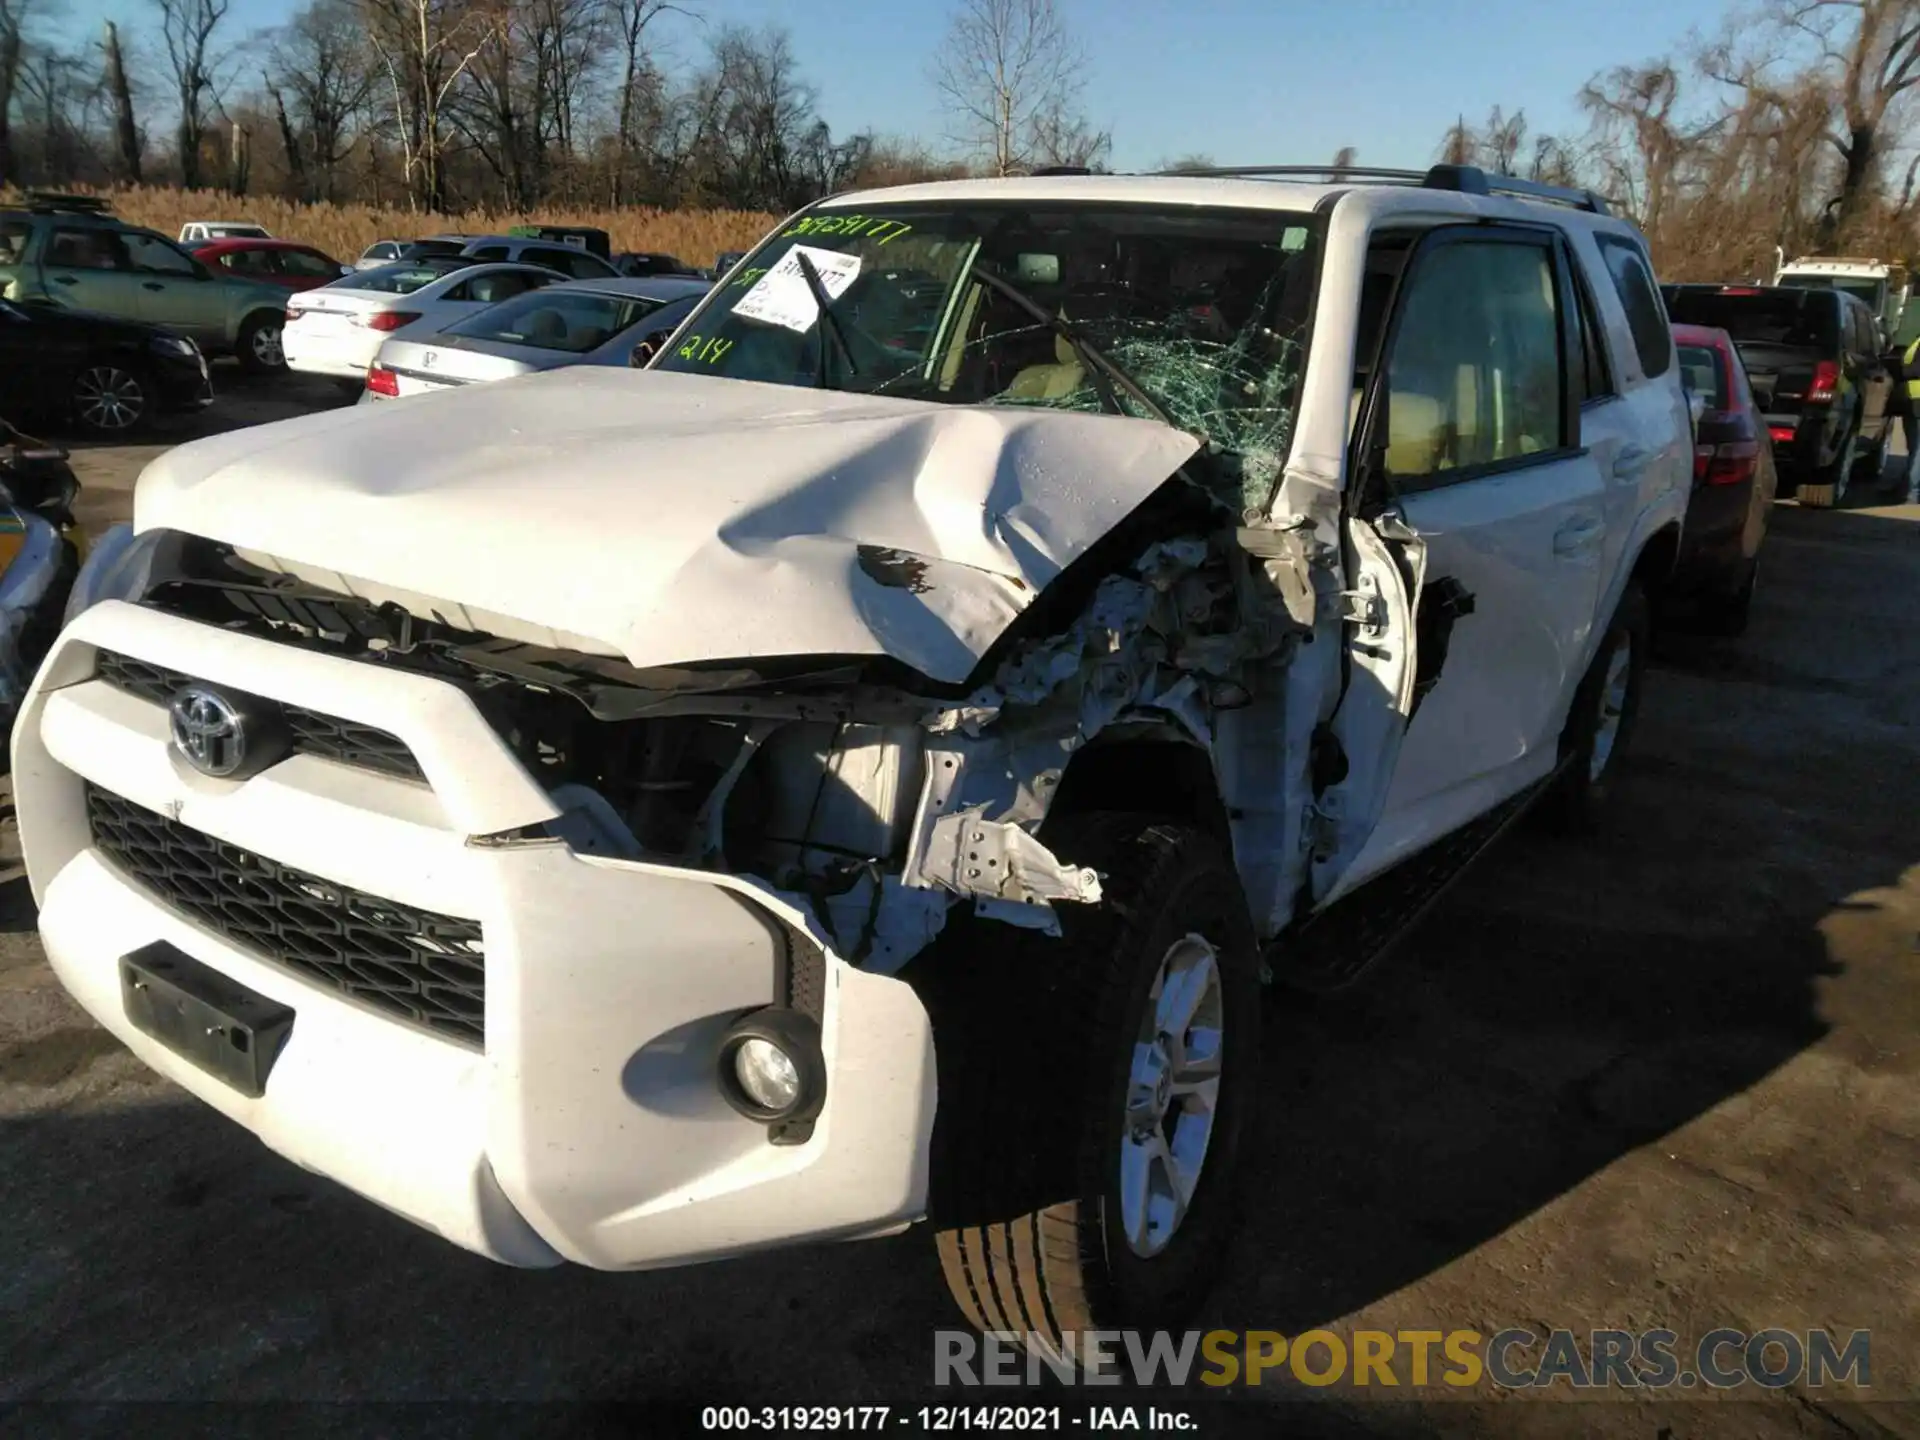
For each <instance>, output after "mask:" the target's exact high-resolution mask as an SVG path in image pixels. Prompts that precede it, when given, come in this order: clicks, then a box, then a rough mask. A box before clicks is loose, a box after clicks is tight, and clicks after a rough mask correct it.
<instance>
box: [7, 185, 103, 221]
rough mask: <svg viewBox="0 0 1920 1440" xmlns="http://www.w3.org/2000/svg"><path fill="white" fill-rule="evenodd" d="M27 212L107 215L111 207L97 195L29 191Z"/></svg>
mask: <svg viewBox="0 0 1920 1440" xmlns="http://www.w3.org/2000/svg"><path fill="white" fill-rule="evenodd" d="M26 201H27V208H28V209H29V210H45V211H58V212H60V213H63V214H69V215H107V214H111V213H112V211H113V206H112V205H111V204H109V203H108V202H107V201H106V200H103V199H101V198H100V197H99V196H98V195H62V194H60V193H59V192H57V191H54V190H29V191H27V196H26Z"/></svg>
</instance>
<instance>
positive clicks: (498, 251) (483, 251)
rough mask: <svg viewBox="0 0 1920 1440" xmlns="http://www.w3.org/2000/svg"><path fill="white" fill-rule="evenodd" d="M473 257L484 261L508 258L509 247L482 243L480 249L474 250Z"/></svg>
mask: <svg viewBox="0 0 1920 1440" xmlns="http://www.w3.org/2000/svg"><path fill="white" fill-rule="evenodd" d="M473 258H474V259H475V260H479V261H482V262H484V261H488V260H505V259H506V258H507V247H506V246H504V245H482V246H481V247H480V248H479V249H478V250H476V251H474V252H473Z"/></svg>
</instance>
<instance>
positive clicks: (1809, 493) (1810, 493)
mask: <svg viewBox="0 0 1920 1440" xmlns="http://www.w3.org/2000/svg"><path fill="white" fill-rule="evenodd" d="M1853 440H1854V437H1853V436H1852V435H1851V434H1849V435H1848V436H1847V437H1846V439H1845V440H1843V441H1841V442H1840V450H1839V453H1838V454H1836V455H1835V456H1834V457H1833V459H1832V460H1831V461H1830V462H1829V463H1827V464H1825V465H1823V466H1821V467H1820V468H1819V469H1818V470H1816V471H1814V473H1813V474H1812V475H1810V476H1808V477H1807V480H1806V482H1805V483H1804V484H1802V485H1801V486H1800V488H1799V490H1798V491H1797V492H1796V494H1795V497H1794V498H1795V499H1797V500H1798V501H1799V502H1800V504H1801V505H1802V506H1803V507H1806V508H1808V509H1812V510H1831V509H1832V508H1833V507H1834V506H1836V505H1838V504H1839V503H1840V502H1841V501H1842V500H1844V499H1846V498H1847V480H1848V477H1849V476H1851V475H1852V473H1853Z"/></svg>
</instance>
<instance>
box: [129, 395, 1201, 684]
mask: <svg viewBox="0 0 1920 1440" xmlns="http://www.w3.org/2000/svg"><path fill="white" fill-rule="evenodd" d="M450 436H451V437H458V441H459V443H458V444H449V443H448V439H449V437H450ZM1197 445H1198V442H1197V441H1196V440H1195V439H1194V438H1193V437H1192V436H1190V435H1186V434H1183V433H1181V432H1178V431H1175V430H1172V429H1169V428H1168V427H1166V426H1164V425H1161V424H1159V423H1157V422H1155V421H1151V420H1139V419H1129V418H1122V417H1117V416H1112V415H1079V414H1056V413H1049V412H1044V411H1036V410H1013V409H1005V408H1000V409H995V408H991V407H971V406H950V405H937V404H932V403H929V402H924V401H915V400H900V399H893V398H888V397H880V398H876V397H870V396H860V395H849V394H841V393H836V392H823V391H808V390H798V389H795V388H793V387H790V386H779V385H763V384H757V383H754V382H749V381H737V380H726V379H722V378H719V377H717V376H704V375H678V374H670V373H665V372H655V371H621V370H609V369H605V368H602V367H598V366H590V365H582V366H574V367H570V368H568V369H565V370H560V371H555V372H551V373H549V374H545V375H534V376H529V377H526V378H524V379H521V380H516V381H514V382H513V384H512V385H511V386H510V387H504V388H503V387H498V386H487V387H479V386H476V387H471V388H465V389H461V390H456V391H449V392H447V393H445V394H443V395H436V396H432V397H428V398H427V399H424V400H422V401H421V402H420V403H419V404H407V405H390V406H382V407H373V408H364V407H363V408H360V409H350V410H339V411H333V412H329V413H326V414H321V415H312V416H306V417H303V418H300V419H296V420H288V421H283V422H281V423H280V424H277V425H269V426H261V427H258V428H256V429H253V430H246V431H236V432H233V433H231V434H227V435H221V436H213V437H209V438H207V439H204V440H199V441H194V442H191V443H189V444H186V445H182V446H179V447H178V448H177V449H174V450H172V451H170V452H169V453H168V454H166V455H164V456H162V457H161V458H160V459H159V460H157V461H155V462H154V463H153V464H152V465H150V466H149V467H148V468H147V470H146V472H145V473H144V474H143V475H142V476H141V479H140V483H139V486H138V489H137V490H136V493H135V502H134V515H135V523H136V526H137V528H138V529H140V530H147V529H150V528H153V527H157V526H168V527H172V528H175V529H180V530H186V531H190V532H192V533H194V534H199V535H205V536H208V537H209V538H212V539H215V540H223V541H226V542H228V543H230V544H233V545H235V546H237V547H240V548H241V549H242V550H244V551H246V552H248V553H249V554H251V555H255V556H261V557H272V558H273V560H274V562H275V563H277V564H279V565H280V566H281V567H282V568H285V569H288V570H290V571H293V572H295V573H298V574H300V575H301V576H302V577H303V578H305V579H307V580H309V581H310V582H312V583H315V584H319V585H324V586H327V587H328V588H332V589H336V590H345V591H347V592H349V593H352V594H358V595H364V596H367V597H368V598H370V599H375V600H385V599H397V600H399V601H400V602H401V603H403V604H406V605H408V606H409V608H412V609H414V610H416V611H417V612H419V613H421V614H431V612H433V611H435V610H437V611H439V612H440V613H441V614H442V615H444V616H445V617H446V618H447V619H448V620H449V621H451V622H453V623H454V624H456V625H463V626H465V627H468V628H472V629H476V630H483V631H487V632H488V633H492V634H497V635H503V636H506V637H508V638H513V639H522V640H528V641H531V642H533V643H538V644H559V645H564V646H568V647H570V648H575V649H590V650H596V651H598V652H599V653H602V654H612V655H621V656H624V657H625V658H626V659H627V660H629V661H630V662H631V663H633V664H635V665H640V666H647V665H666V664H684V663H689V662H697V661H701V660H719V659H729V660H731V659H753V658H762V657H772V656H802V655H889V656H892V657H893V658H894V659H896V660H899V661H901V662H903V663H904V664H906V665H908V666H911V667H912V668H913V669H915V670H917V671H919V672H920V673H922V674H924V675H927V676H929V677H931V678H932V679H935V680H939V681H943V682H948V683H953V682H958V681H962V680H964V679H966V677H967V676H968V675H969V674H970V673H971V672H972V670H973V668H974V666H975V665H976V664H977V663H978V661H979V659H980V657H981V656H982V655H983V654H985V653H986V650H987V648H988V647H989V646H990V645H992V643H993V642H994V641H995V640H996V639H998V638H999V636H1000V635H1001V633H1002V632H1003V631H1004V630H1005V629H1006V627H1007V626H1008V625H1009V624H1010V623H1011V622H1012V621H1013V619H1014V618H1015V617H1016V616H1017V615H1019V614H1020V612H1021V611H1023V610H1024V609H1026V608H1027V606H1028V605H1029V604H1031V603H1032V601H1033V600H1034V598H1035V597H1036V596H1037V595H1038V594H1039V592H1040V591H1041V590H1042V589H1044V588H1045V587H1046V586H1047V585H1048V584H1049V583H1050V582H1052V581H1053V580H1054V579H1055V578H1056V577H1057V576H1058V575H1059V574H1060V572H1061V571H1062V570H1063V569H1064V568H1065V567H1066V566H1067V565H1069V564H1070V563H1072V561H1073V560H1075V559H1076V558H1078V557H1079V556H1080V555H1081V554H1083V553H1084V552H1085V551H1086V549H1087V547H1088V546H1090V545H1091V544H1093V542H1094V541H1096V540H1098V539H1100V538H1101V537H1102V536H1103V535H1105V534H1106V533H1107V532H1108V531H1110V530H1111V529H1112V528H1113V527H1114V526H1115V525H1117V524H1118V523H1119V522H1120V521H1121V520H1122V519H1124V518H1125V517H1126V516H1127V515H1128V514H1129V513H1130V512H1131V511H1132V510H1133V509H1134V508H1135V507H1136V506H1138V505H1139V504H1140V503H1141V502H1142V501H1143V500H1145V499H1146V498H1147V496H1148V495H1150V494H1152V493H1153V491H1154V490H1156V489H1157V488H1158V487H1159V486H1160V485H1161V484H1162V483H1164V482H1165V481H1166V480H1167V478H1168V477H1169V476H1171V475H1172V474H1173V473H1174V472H1175V471H1177V470H1178V469H1179V468H1180V466H1181V465H1182V464H1183V463H1185V462H1186V461H1187V460H1188V459H1189V458H1190V457H1191V456H1192V455H1193V453H1194V451H1195V449H1196V448H1197ZM422 537H431V542H430V543H424V544H423V543H422ZM862 547H870V548H871V549H872V550H877V551H886V552H891V553H890V555H889V556H886V557H882V558H883V559H884V560H885V563H875V557H874V556H872V555H871V554H869V555H868V556H866V557H865V559H866V563H865V564H863V554H862Z"/></svg>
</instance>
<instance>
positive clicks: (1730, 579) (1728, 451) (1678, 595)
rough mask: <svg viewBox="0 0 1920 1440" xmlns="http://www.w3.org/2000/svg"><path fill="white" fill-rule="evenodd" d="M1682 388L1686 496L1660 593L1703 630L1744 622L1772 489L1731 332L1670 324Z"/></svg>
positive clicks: (1731, 629) (1757, 417)
mask: <svg viewBox="0 0 1920 1440" xmlns="http://www.w3.org/2000/svg"><path fill="white" fill-rule="evenodd" d="M1673 340H1674V344H1675V345H1676V346H1678V347H1679V351H1680V370H1681V374H1682V376H1683V377H1684V379H1685V381H1686V386H1687V390H1688V393H1689V394H1691V395H1692V396H1694V397H1696V408H1697V410H1698V413H1699V419H1698V420H1697V421H1696V422H1695V425H1694V452H1693V455H1694V461H1693V494H1692V497H1691V498H1690V500H1689V501H1688V504H1687V520H1686V525H1685V526H1684V527H1683V529H1682V531H1681V534H1682V537H1683V538H1682V539H1681V541H1680V559H1679V563H1678V564H1677V565H1676V566H1675V568H1674V574H1673V579H1672V582H1671V584H1670V587H1669V591H1668V598H1669V599H1670V600H1675V601H1678V602H1680V603H1681V604H1682V605H1685V606H1687V607H1688V608H1690V609H1692V610H1693V611H1694V612H1695V614H1696V615H1697V617H1698V618H1699V620H1700V621H1701V622H1702V625H1703V628H1705V629H1708V630H1711V631H1713V632H1714V633H1716V634H1721V635H1738V634H1740V633H1742V632H1743V631H1744V630H1745V629H1746V628H1747V617H1748V614H1749V613H1750V612H1751V610H1752V609H1753V590H1754V584H1755V581H1756V580H1757V578H1758V575H1759V569H1760V543H1761V541H1762V540H1764V539H1765V538H1766V533H1767V518H1768V516H1769V515H1770V514H1771V513H1772V511H1773V497H1774V493H1775V491H1776V489H1777V488H1778V479H1777V477H1776V474H1775V471H1774V461H1773V444H1772V440H1771V438H1770V437H1769V435H1768V434H1767V422H1766V418H1765V417H1764V416H1763V415H1762V414H1761V412H1760V407H1759V406H1758V405H1757V404H1755V403H1754V395H1753V386H1752V382H1751V381H1749V379H1748V378H1747V367H1746V365H1745V364H1744V363H1743V362H1742V361H1741V359H1740V353H1739V350H1738V349H1737V348H1736V346H1735V344H1734V341H1733V337H1732V336H1730V335H1728V334H1727V332H1726V331H1724V330H1714V329H1710V328H1708V327H1706V326H1701V325H1675V326H1674V327H1673Z"/></svg>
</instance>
